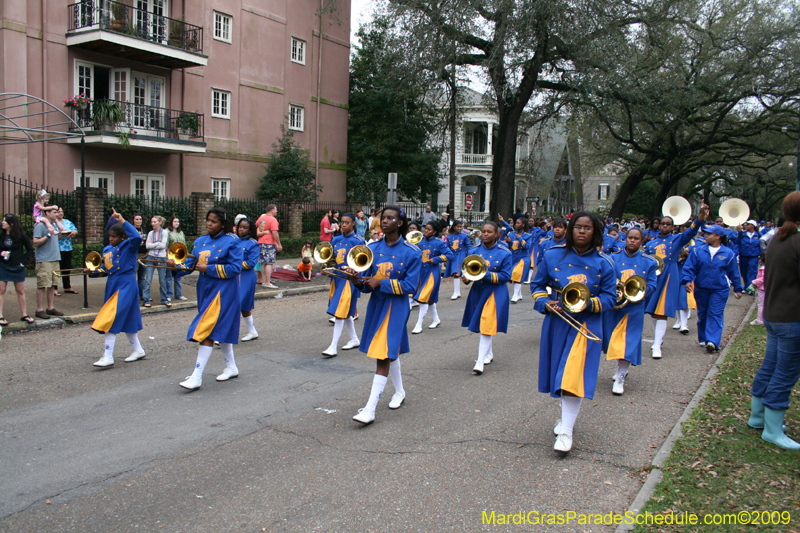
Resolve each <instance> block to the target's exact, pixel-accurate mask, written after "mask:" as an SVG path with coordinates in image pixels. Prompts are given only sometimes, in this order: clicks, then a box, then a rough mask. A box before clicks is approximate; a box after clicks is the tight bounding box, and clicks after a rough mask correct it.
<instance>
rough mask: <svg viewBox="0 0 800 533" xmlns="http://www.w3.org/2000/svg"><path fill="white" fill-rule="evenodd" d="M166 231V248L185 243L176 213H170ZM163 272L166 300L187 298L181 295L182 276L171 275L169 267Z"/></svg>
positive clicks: (184, 236)
mask: <svg viewBox="0 0 800 533" xmlns="http://www.w3.org/2000/svg"><path fill="white" fill-rule="evenodd" d="M242 216H244V215H242ZM167 231H168V232H169V233H168V234H167V250H169V247H170V246H172V245H173V244H175V243H176V242H180V243H183V244H186V235H185V234H184V233H183V230H182V229H181V219H179V218H178V217H177V216H176V215H172V219H170V221H169V222H168V223H167ZM165 272H166V273H167V301H168V302H171V301H172V299H173V298H175V299H176V300H188V298H186V296H184V295H183V278H182V277H181V276H173V275H172V270H170V269H166V270H165Z"/></svg>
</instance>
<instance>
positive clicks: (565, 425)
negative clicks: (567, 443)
mask: <svg viewBox="0 0 800 533" xmlns="http://www.w3.org/2000/svg"><path fill="white" fill-rule="evenodd" d="M665 323H666V322H665ZM581 400H583V398H576V397H575V396H562V397H561V429H562V431H563V432H564V433H565V434H567V435H569V436H570V437H571V436H572V428H574V427H575V420H576V419H577V418H578V411H580V410H581Z"/></svg>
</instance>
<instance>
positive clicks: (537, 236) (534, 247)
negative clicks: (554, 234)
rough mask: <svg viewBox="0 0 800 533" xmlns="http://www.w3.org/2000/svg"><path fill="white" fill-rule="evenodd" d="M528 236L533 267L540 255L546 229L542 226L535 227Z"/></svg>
mask: <svg viewBox="0 0 800 533" xmlns="http://www.w3.org/2000/svg"><path fill="white" fill-rule="evenodd" d="M528 238H529V239H530V243H531V246H530V252H531V268H534V267H536V261H537V258H538V257H539V244H541V243H542V241H544V239H545V236H544V230H543V229H542V228H533V229H531V232H530V233H529V234H528Z"/></svg>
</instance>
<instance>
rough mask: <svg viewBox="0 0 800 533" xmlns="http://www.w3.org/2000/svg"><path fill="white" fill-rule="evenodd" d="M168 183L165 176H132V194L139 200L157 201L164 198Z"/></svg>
mask: <svg viewBox="0 0 800 533" xmlns="http://www.w3.org/2000/svg"><path fill="white" fill-rule="evenodd" d="M166 181H167V177H166V176H165V175H164V174H156V175H150V174H131V193H133V195H134V196H136V197H138V198H148V199H150V200H157V199H158V198H161V197H162V196H164V187H165V185H166Z"/></svg>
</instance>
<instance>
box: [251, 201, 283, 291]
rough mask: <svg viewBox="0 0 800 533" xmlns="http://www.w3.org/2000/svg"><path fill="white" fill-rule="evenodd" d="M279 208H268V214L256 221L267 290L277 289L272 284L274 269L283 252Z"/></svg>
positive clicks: (263, 279) (264, 283)
mask: <svg viewBox="0 0 800 533" xmlns="http://www.w3.org/2000/svg"><path fill="white" fill-rule="evenodd" d="M277 214H278V208H277V207H276V206H275V204H269V205H268V206H267V212H266V213H264V214H263V215H261V216H260V217H258V220H256V235H257V236H258V244H259V248H260V250H259V262H260V263H261V280H262V286H263V287H265V288H267V289H277V288H278V287H277V286H275V285H274V284H273V283H272V269H273V268H274V265H275V256H276V255H277V252H280V251H282V250H283V246H281V239H280V236H279V235H278V219H277V218H275V215H277Z"/></svg>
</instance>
